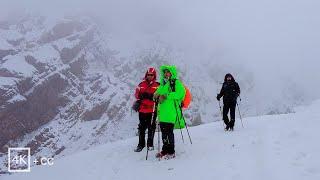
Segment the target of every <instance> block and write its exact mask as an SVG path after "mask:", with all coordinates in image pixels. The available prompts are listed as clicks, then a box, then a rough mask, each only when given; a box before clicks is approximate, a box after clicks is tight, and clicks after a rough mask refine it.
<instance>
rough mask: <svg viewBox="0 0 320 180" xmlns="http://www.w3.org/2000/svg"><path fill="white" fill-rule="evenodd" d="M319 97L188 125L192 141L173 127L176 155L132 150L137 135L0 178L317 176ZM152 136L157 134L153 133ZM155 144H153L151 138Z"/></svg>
mask: <svg viewBox="0 0 320 180" xmlns="http://www.w3.org/2000/svg"><path fill="white" fill-rule="evenodd" d="M319 109H320V101H317V102H315V103H313V104H312V105H310V106H309V107H300V108H297V109H296V110H297V113H295V114H284V115H270V116H260V117H251V118H245V119H243V124H244V128H242V127H241V122H240V120H239V119H238V120H237V122H236V127H235V131H234V132H225V131H224V130H223V124H222V122H221V121H220V122H215V123H209V124H205V125H200V126H197V127H193V128H190V129H189V131H190V133H191V136H192V140H193V144H192V145H191V144H190V143H189V142H188V141H187V140H188V136H187V134H186V132H185V130H184V138H185V143H183V142H182V141H181V136H180V132H179V131H178V130H177V131H176V132H175V139H176V141H177V143H176V154H177V157H176V158H175V159H171V160H161V161H158V160H157V159H156V158H155V157H154V156H155V153H156V152H157V150H155V151H152V152H150V153H149V160H147V161H146V160H145V155H146V151H145V149H144V151H142V152H141V153H135V152H133V148H134V147H135V145H136V143H137V140H138V139H137V138H132V139H128V140H123V141H118V142H114V143H109V144H106V145H102V146H99V147H96V148H92V149H90V150H87V151H83V152H80V153H77V154H74V155H71V156H68V157H64V158H61V159H59V160H56V161H55V164H54V165H53V166H51V167H43V166H37V167H32V170H31V173H24V174H14V175H6V176H4V177H3V179H4V180H17V179H23V180H29V179H30V180H38V179H39V180H40V179H46V180H51V179H52V180H56V179H75V180H80V179H83V180H88V179H94V180H129V179H139V180H141V179H153V180H163V179H175V180H180V179H181V180H187V179H194V180H196V179H197V180H199V179H201V180H204V179H207V180H213V179H219V180H223V179H226V180H228V179H236V180H251V179H254V180H275V179H279V180H302V179H308V180H319V179H320V166H319V162H320V155H319V152H320V144H319V143H317V142H318V137H319V135H320V133H319V131H318V127H319V125H320V121H319V119H320V111H319ZM155 142H157V134H156V136H155ZM156 147H157V144H156Z"/></svg>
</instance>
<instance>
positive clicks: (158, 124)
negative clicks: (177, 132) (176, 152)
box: [157, 122, 161, 161]
mask: <svg viewBox="0 0 320 180" xmlns="http://www.w3.org/2000/svg"><path fill="white" fill-rule="evenodd" d="M157 126H158V153H160V123H159V122H157ZM160 159H161V157H160V156H159V161H160Z"/></svg>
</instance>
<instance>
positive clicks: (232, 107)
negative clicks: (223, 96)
mask: <svg viewBox="0 0 320 180" xmlns="http://www.w3.org/2000/svg"><path fill="white" fill-rule="evenodd" d="M236 105H237V102H224V104H223V121H224V123H225V124H226V125H227V127H231V128H233V126H234V122H235V117H236ZM229 111H230V118H231V120H230V121H229V118H228V114H229Z"/></svg>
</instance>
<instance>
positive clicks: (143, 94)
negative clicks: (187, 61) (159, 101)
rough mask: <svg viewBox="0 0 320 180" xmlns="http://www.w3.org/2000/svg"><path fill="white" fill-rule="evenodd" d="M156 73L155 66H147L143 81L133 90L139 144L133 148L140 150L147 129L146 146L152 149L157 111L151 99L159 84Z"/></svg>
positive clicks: (144, 144)
mask: <svg viewBox="0 0 320 180" xmlns="http://www.w3.org/2000/svg"><path fill="white" fill-rule="evenodd" d="M156 79H157V73H156V70H155V68H149V69H148V71H147V72H146V74H145V77H144V79H143V81H142V82H141V83H140V84H139V85H138V87H137V88H136V92H135V97H136V99H137V101H136V102H139V103H138V104H137V105H136V106H137V107H136V108H137V109H135V110H136V111H139V121H140V122H139V127H138V129H139V144H138V146H137V148H136V149H135V150H134V151H135V152H140V151H142V149H143V148H144V147H145V146H146V142H145V132H146V130H147V129H148V139H147V148H148V150H149V151H151V150H153V149H154V147H153V137H154V132H155V129H156V122H155V119H156V117H157V113H156V112H155V111H156V110H155V106H156V104H155V102H154V101H153V95H154V93H155V91H156V90H157V88H158V86H159V85H160V84H159V83H158V82H157V81H156Z"/></svg>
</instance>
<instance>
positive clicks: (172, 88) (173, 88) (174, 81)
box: [170, 79, 177, 92]
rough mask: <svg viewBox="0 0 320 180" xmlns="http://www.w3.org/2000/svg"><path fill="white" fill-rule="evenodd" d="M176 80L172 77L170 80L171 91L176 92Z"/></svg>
mask: <svg viewBox="0 0 320 180" xmlns="http://www.w3.org/2000/svg"><path fill="white" fill-rule="evenodd" d="M176 80H177V79H172V80H170V88H171V92H176Z"/></svg>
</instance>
